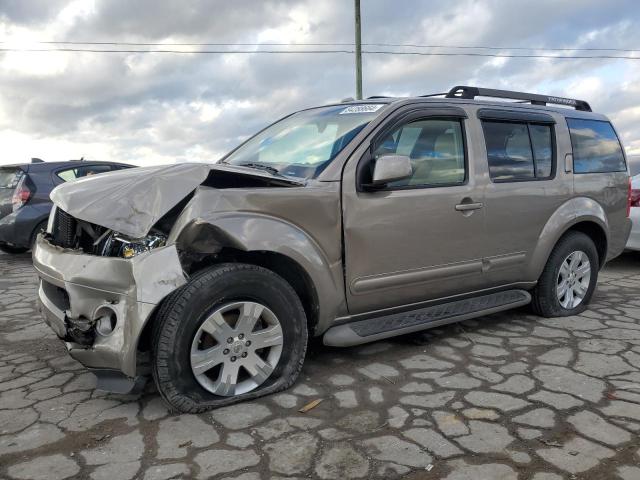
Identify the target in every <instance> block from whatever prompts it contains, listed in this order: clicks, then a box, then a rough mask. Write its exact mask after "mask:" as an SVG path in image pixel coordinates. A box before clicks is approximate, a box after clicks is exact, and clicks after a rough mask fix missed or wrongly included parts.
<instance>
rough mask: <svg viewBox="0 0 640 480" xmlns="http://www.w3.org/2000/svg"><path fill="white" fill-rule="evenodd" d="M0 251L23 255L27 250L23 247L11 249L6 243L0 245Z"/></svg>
mask: <svg viewBox="0 0 640 480" xmlns="http://www.w3.org/2000/svg"><path fill="white" fill-rule="evenodd" d="M0 250H2V251H3V252H4V253H12V254H13V253H24V252H26V251H27V250H29V249H28V248H24V247H12V246H11V245H7V244H6V243H0Z"/></svg>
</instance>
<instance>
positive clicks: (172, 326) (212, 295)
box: [151, 263, 308, 413]
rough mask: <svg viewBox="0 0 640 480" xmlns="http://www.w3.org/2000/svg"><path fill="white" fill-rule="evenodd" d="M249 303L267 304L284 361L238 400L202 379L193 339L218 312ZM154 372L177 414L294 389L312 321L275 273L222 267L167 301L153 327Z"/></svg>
mask: <svg viewBox="0 0 640 480" xmlns="http://www.w3.org/2000/svg"><path fill="white" fill-rule="evenodd" d="M240 300H249V301H255V302H259V303H261V304H263V305H265V306H267V307H268V308H269V309H270V310H271V311H272V312H273V313H274V314H275V315H276V316H277V318H278V321H279V322H280V325H281V327H282V331H283V339H284V342H283V348H282V353H281V356H280V359H279V361H278V363H277V366H276V368H275V370H274V371H273V372H272V373H271V375H270V376H269V377H268V378H267V379H266V380H265V381H264V383H262V384H261V385H260V386H259V387H257V388H256V389H254V390H252V391H250V392H247V393H244V394H242V395H236V396H218V395H214V394H213V393H211V392H210V391H208V390H206V389H205V388H203V387H202V386H201V385H200V383H198V381H197V380H196V378H195V376H194V374H193V372H192V370H191V364H190V356H189V355H190V350H191V343H192V341H193V338H194V337H195V335H196V332H197V330H198V328H199V327H200V325H201V324H202V322H203V321H204V320H205V319H206V318H207V317H208V315H209V314H210V313H211V312H212V311H213V310H214V309H216V308H219V307H220V306H222V305H225V304H228V303H230V302H233V301H240ZM152 336H153V338H152V349H153V352H152V354H153V356H152V368H151V370H152V374H153V378H154V381H155V383H156V386H157V388H158V391H159V392H160V395H161V396H162V398H163V399H164V400H165V401H166V403H167V404H168V405H169V406H170V407H171V408H172V409H174V410H178V411H181V412H188V413H200V412H204V411H207V410H210V409H213V408H217V407H221V406H224V405H230V404H232V403H237V402H240V401H242V400H247V399H252V398H257V397H261V396H263V395H267V394H271V393H274V392H278V391H281V390H284V389H285V388H288V387H289V386H291V385H292V384H293V383H294V382H295V380H296V378H297V377H298V374H299V373H300V370H301V368H302V364H303V362H304V356H305V352H306V348H307V340H308V333H307V320H306V316H305V312H304V308H303V307H302V303H301V302H300V299H299V298H298V296H297V295H296V293H295V291H294V290H293V288H292V287H291V286H290V285H289V284H288V283H287V282H286V281H285V280H284V279H283V278H282V277H280V276H278V275H276V274H275V273H273V272H272V271H270V270H267V269H264V268H262V267H258V266H255V265H248V264H236V263H227V264H221V265H216V266H214V267H211V268H208V269H206V270H203V271H202V272H200V273H198V274H196V275H194V276H193V277H192V278H191V279H190V280H189V282H188V283H187V284H186V285H184V286H182V287H181V288H179V289H178V290H176V291H175V292H173V293H172V294H171V295H169V296H168V297H167V298H166V299H165V300H164V301H163V303H162V305H161V307H160V310H159V312H158V315H157V317H156V319H155V322H154V325H153V333H152Z"/></svg>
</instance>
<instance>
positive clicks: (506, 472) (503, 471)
mask: <svg viewBox="0 0 640 480" xmlns="http://www.w3.org/2000/svg"><path fill="white" fill-rule="evenodd" d="M449 467H450V468H451V469H452V471H451V473H449V475H447V476H446V477H444V480H498V479H499V480H518V474H517V473H516V471H515V470H514V469H513V468H511V467H510V466H508V465H503V464H501V463H488V464H485V465H473V464H468V463H467V462H465V461H464V460H454V461H451V462H449Z"/></svg>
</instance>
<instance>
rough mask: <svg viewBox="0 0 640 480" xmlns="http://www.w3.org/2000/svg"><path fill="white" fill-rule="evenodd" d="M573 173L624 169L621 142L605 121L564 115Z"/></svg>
mask: <svg viewBox="0 0 640 480" xmlns="http://www.w3.org/2000/svg"><path fill="white" fill-rule="evenodd" d="M567 125H568V126H569V132H570V133H571V146H572V147H573V171H574V172H575V173H604V172H624V171H626V169H627V165H626V163H625V160H624V154H623V153H622V146H621V145H620V141H619V140H618V137H617V135H616V132H615V131H614V130H613V127H612V126H611V124H610V123H609V122H606V121H601V120H581V119H577V118H567Z"/></svg>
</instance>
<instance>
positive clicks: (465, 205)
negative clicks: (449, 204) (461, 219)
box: [456, 202, 484, 212]
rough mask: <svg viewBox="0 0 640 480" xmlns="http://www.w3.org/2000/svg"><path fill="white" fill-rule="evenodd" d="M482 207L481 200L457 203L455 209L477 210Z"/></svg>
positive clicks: (462, 210)
mask: <svg viewBox="0 0 640 480" xmlns="http://www.w3.org/2000/svg"><path fill="white" fill-rule="evenodd" d="M482 207H484V204H483V203H482V202H477V203H459V204H458V205H456V210H457V211H459V212H468V211H469V210H479V209H481V208H482Z"/></svg>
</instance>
